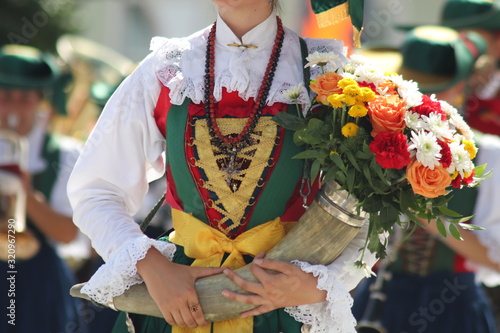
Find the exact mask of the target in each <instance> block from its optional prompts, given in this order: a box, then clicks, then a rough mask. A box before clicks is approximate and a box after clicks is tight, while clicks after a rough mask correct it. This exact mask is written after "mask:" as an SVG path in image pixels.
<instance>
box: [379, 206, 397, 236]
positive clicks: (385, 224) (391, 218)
mask: <svg viewBox="0 0 500 333" xmlns="http://www.w3.org/2000/svg"><path fill="white" fill-rule="evenodd" d="M398 220H399V212H398V211H397V210H396V209H395V208H394V207H393V206H387V207H384V208H382V209H381V210H380V225H381V226H382V228H384V230H385V231H389V230H391V228H392V226H393V225H394V224H395V223H396V221H398Z"/></svg>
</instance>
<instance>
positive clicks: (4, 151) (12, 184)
mask: <svg viewBox="0 0 500 333" xmlns="http://www.w3.org/2000/svg"><path fill="white" fill-rule="evenodd" d="M27 159H28V143H27V140H26V138H24V137H21V136H20V135H19V134H17V133H16V132H14V131H12V130H7V129H0V260H3V261H8V260H16V259H18V260H27V259H30V258H32V257H33V256H35V255H36V254H37V253H38V251H39V249H40V242H39V241H38V239H37V238H36V237H35V236H34V235H33V233H32V232H31V231H30V230H28V229H27V228H26V192H25V190H24V187H23V183H22V180H21V175H20V172H21V170H25V168H26V164H27V162H28V161H27Z"/></svg>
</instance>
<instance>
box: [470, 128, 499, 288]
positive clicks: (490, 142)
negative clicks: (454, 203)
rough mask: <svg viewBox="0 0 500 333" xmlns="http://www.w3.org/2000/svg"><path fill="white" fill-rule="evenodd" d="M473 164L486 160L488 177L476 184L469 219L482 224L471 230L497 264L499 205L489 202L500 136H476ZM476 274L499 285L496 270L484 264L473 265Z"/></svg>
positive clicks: (495, 195)
mask: <svg viewBox="0 0 500 333" xmlns="http://www.w3.org/2000/svg"><path fill="white" fill-rule="evenodd" d="M476 164H477V165H483V164H486V170H487V171H488V170H489V171H491V177H490V178H487V179H485V180H484V181H483V182H482V183H481V185H480V186H479V194H478V197H477V201H476V207H475V209H474V215H475V216H474V219H473V221H472V223H474V224H476V225H478V226H481V227H483V228H485V230H480V231H475V235H476V236H477V237H478V239H479V241H480V242H481V243H482V244H483V245H484V246H486V247H487V248H488V256H489V258H490V260H491V261H493V262H495V263H497V264H498V265H500V206H498V205H496V204H493V200H496V198H498V197H499V191H500V137H498V136H494V135H484V136H482V137H481V138H480V144H479V152H478V156H477V163H476ZM476 277H477V279H478V280H479V281H480V282H482V283H484V284H485V285H487V286H489V287H493V286H497V285H500V272H498V271H495V270H493V269H491V268H488V267H486V266H477V269H476Z"/></svg>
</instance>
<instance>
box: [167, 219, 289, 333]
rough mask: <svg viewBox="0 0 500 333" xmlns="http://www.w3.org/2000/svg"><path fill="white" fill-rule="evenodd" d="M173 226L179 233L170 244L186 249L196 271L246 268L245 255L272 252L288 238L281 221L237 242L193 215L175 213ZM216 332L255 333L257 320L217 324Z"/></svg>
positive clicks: (202, 331) (181, 331)
mask: <svg viewBox="0 0 500 333" xmlns="http://www.w3.org/2000/svg"><path fill="white" fill-rule="evenodd" d="M172 223H173V227H174V229H175V232H173V233H172V234H171V236H170V241H171V242H172V243H174V244H177V245H180V246H183V247H184V253H185V254H186V255H187V256H188V257H190V258H194V259H195V261H194V262H193V264H192V265H191V266H196V267H220V266H225V267H229V268H231V269H235V268H238V267H242V266H244V265H245V261H244V260H243V256H242V254H249V255H252V256H255V255H257V254H259V253H260V252H262V251H269V250H270V249H271V248H273V247H274V246H275V245H276V244H277V243H278V242H279V241H280V240H281V239H282V238H283V236H285V227H284V223H283V222H281V220H280V218H279V217H278V218H276V219H275V220H273V221H270V222H267V223H265V224H261V225H259V226H257V227H255V228H252V229H250V230H247V231H245V232H244V233H242V234H241V235H239V236H238V237H236V238H235V239H230V238H228V237H227V236H226V235H225V234H223V233H222V232H220V231H219V230H217V229H215V228H212V227H210V226H209V225H207V224H206V223H203V222H202V221H200V220H198V219H197V218H195V217H194V216H192V215H191V214H187V213H185V212H182V211H180V210H177V209H172ZM287 224H288V223H287ZM225 253H229V256H228V257H227V258H226V260H225V261H224V263H222V259H223V256H224V254H225ZM213 332H216V333H234V332H239V333H251V332H253V318H252V317H249V318H244V319H239V318H237V319H232V320H226V321H220V322H216V323H214V331H213ZM172 333H210V326H208V327H198V328H196V329H191V328H189V327H184V328H181V327H178V326H174V327H172Z"/></svg>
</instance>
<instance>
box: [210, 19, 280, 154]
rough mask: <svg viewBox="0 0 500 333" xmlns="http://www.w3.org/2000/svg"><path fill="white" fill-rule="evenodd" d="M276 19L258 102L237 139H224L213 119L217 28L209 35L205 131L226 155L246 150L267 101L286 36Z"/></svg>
mask: <svg viewBox="0 0 500 333" xmlns="http://www.w3.org/2000/svg"><path fill="white" fill-rule="evenodd" d="M276 19H277V24H278V30H277V33H276V38H275V41H274V47H273V50H272V53H271V57H270V58H269V63H268V64H267V68H266V72H265V74H264V77H263V79H262V84H261V87H260V89H259V93H258V95H257V98H256V99H255V106H254V108H253V111H252V113H251V114H250V117H249V118H248V120H247V122H246V124H245V126H244V128H243V130H242V131H241V132H240V133H239V134H238V135H236V136H234V135H233V136H225V135H223V134H222V133H221V131H220V129H219V126H218V125H217V120H216V118H215V103H216V102H215V97H214V94H213V91H214V77H215V74H214V72H215V69H214V68H215V33H216V28H217V26H216V24H214V25H213V26H212V29H211V30H210V33H209V35H208V43H207V53H206V60H205V115H206V117H207V123H208V128H209V132H210V136H211V137H212V144H213V145H215V146H216V147H218V148H219V149H220V150H221V151H222V152H223V153H225V154H226V155H231V154H233V153H234V155H236V153H237V152H238V151H240V150H241V149H242V148H244V147H245V146H246V142H247V141H248V140H249V138H250V134H251V133H252V132H253V130H254V129H255V126H256V125H257V122H258V120H259V118H260V116H261V114H262V109H263V108H264V107H265V105H266V100H267V97H268V95H269V89H270V88H271V84H272V81H273V78H274V73H275V71H276V67H277V65H278V61H279V57H280V54H281V47H282V45H283V37H284V35H285V32H284V29H283V24H282V22H281V19H280V18H279V17H277V18H276Z"/></svg>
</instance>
